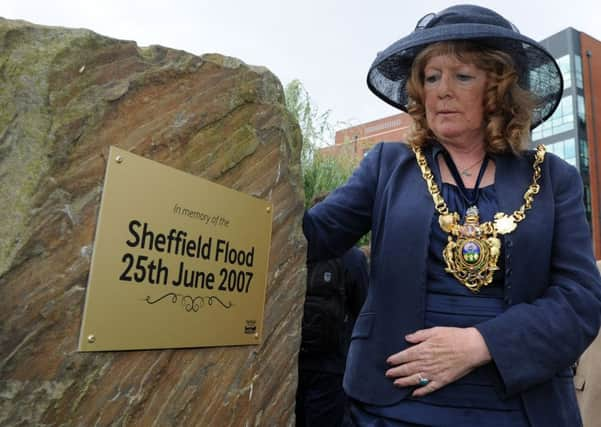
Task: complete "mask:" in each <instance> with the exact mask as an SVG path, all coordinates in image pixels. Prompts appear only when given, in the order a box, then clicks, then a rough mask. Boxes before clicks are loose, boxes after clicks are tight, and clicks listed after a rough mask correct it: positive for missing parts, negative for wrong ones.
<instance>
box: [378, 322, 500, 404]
mask: <svg viewBox="0 0 601 427" xmlns="http://www.w3.org/2000/svg"><path fill="white" fill-rule="evenodd" d="M405 339H406V340H407V341H408V342H410V343H411V344H414V345H413V346H411V347H409V348H408V349H405V350H403V351H401V352H399V353H395V354H393V355H391V356H390V357H388V359H387V360H386V362H387V363H388V364H389V365H390V366H391V368H390V369H388V370H387V371H386V376H387V377H388V378H393V379H395V380H394V384H395V385H396V386H398V387H410V386H419V385H420V380H421V382H422V385H421V386H420V387H418V388H416V389H415V391H414V392H413V396H415V397H419V396H424V395H426V394H429V393H432V392H433V391H435V390H438V389H439V388H442V387H444V386H445V385H447V384H449V383H452V382H453V381H455V380H457V379H459V378H461V377H463V376H464V375H466V374H468V373H469V372H470V371H472V370H473V369H475V368H477V367H478V366H481V365H484V364H485V363H487V362H489V361H490V360H491V357H490V353H489V352H488V347H487V346H486V343H485V342H484V339H483V338H482V335H480V332H478V330H477V329H476V328H451V327H435V328H430V329H421V330H419V331H416V332H414V333H412V334H409V335H407V336H405ZM424 379H425V380H426V381H424ZM427 380H429V381H427ZM424 382H426V383H427V384H425V385H423V383H424Z"/></svg>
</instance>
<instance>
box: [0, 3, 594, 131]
mask: <svg viewBox="0 0 601 427" xmlns="http://www.w3.org/2000/svg"><path fill="white" fill-rule="evenodd" d="M471 3H472V4H478V5H481V6H485V7H489V8H491V9H494V10H495V11H497V12H498V13H500V14H501V15H503V16H505V17H506V18H507V19H509V20H510V21H512V22H513V23H514V24H515V25H516V26H517V27H518V28H519V29H520V31H521V32H522V33H523V34H525V35H527V36H529V37H531V38H533V39H535V40H540V39H544V38H546V37H548V36H550V35H552V34H554V33H556V32H559V31H561V30H563V29H565V28H567V27H573V28H575V29H577V30H579V31H583V32H585V33H587V34H589V35H591V36H592V37H594V38H596V39H598V40H601V23H600V17H601V13H600V12H601V1H599V0H569V1H568V0H564V1H557V0H547V1H542V0H488V1H478V0H473V1H472V2H471ZM452 4H455V3H453V2H449V1H439V0H425V1H424V0H422V1H414V2H408V1H402V0H369V1H366V0H364V1H359V0H302V1H296V2H291V1H286V0H170V1H165V0H161V1H157V0H144V1H138V0H133V1H132V0H93V1H91V0H52V1H48V0H1V1H0V17H3V18H6V19H22V20H26V21H29V22H32V23H35V24H41V25H50V26H61V27H72V28H87V29H90V30H93V31H95V32H97V33H99V34H102V35H106V36H109V37H113V38H117V39H124V40H134V41H136V42H137V43H138V45H139V46H149V45H155V44H158V45H161V46H165V47H169V48H174V49H180V50H185V51H187V52H190V53H192V54H195V55H202V54H204V53H219V54H222V55H227V56H233V57H236V58H239V59H241V60H242V61H244V62H246V63H247V64H252V65H262V66H265V67H267V68H268V69H269V70H270V71H272V72H273V73H274V74H275V75H276V76H277V77H278V78H279V79H280V81H281V82H282V85H286V84H287V83H288V82H290V81H291V80H293V79H299V80H300V81H301V83H302V84H303V85H304V87H305V88H306V89H307V91H308V93H309V95H310V97H311V100H312V102H313V105H314V107H315V108H316V109H317V110H318V111H319V112H326V111H330V117H331V122H332V125H334V126H335V127H337V128H342V127H348V126H351V125H353V126H354V125H358V124H360V123H364V122H368V121H371V120H376V119H379V118H382V117H386V116H389V115H393V114H397V113H398V110H396V109H394V108H393V107H391V106H388V105H387V104H386V103H384V102H383V101H381V100H379V99H378V98H377V97H376V96H375V95H373V94H372V93H371V92H370V91H369V89H368V88H367V85H366V83H365V79H366V75H367V71H368V69H369V66H370V65H371V63H372V62H373V60H374V59H375V57H376V54H377V53H378V52H379V51H381V50H383V49H385V48H386V47H387V46H389V45H390V44H392V43H393V42H394V41H396V40H398V39H399V38H401V37H404V36H405V35H407V34H409V33H410V32H411V31H412V30H413V28H414V27H415V24H416V22H417V20H418V19H419V18H421V17H422V16H423V15H425V14H427V13H430V12H438V11H440V10H442V9H444V8H446V7H448V6H450V5H452Z"/></svg>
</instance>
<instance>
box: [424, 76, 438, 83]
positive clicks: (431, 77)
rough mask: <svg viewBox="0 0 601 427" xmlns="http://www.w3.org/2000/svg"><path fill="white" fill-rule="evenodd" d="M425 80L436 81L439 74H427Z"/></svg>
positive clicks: (427, 81)
mask: <svg viewBox="0 0 601 427" xmlns="http://www.w3.org/2000/svg"><path fill="white" fill-rule="evenodd" d="M425 80H426V83H435V82H436V80H438V76H436V75H432V76H426V78H425Z"/></svg>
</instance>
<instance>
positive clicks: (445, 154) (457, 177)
mask: <svg viewBox="0 0 601 427" xmlns="http://www.w3.org/2000/svg"><path fill="white" fill-rule="evenodd" d="M442 156H443V159H444V161H445V162H446V164H447V167H448V168H449V171H450V172H451V175H452V176H453V179H454V180H455V183H456V184H457V188H458V189H459V193H460V194H461V197H463V199H464V200H465V201H466V203H467V204H468V207H470V206H476V204H477V203H478V198H479V197H480V182H481V181H482V177H483V176H484V172H486V167H487V166H488V156H484V158H483V159H482V160H478V163H480V162H481V161H482V166H480V171H479V172H478V178H476V184H475V186H474V194H473V195H472V197H468V191H467V188H465V184H464V182H463V179H462V178H461V175H460V174H459V170H457V165H455V162H454V161H453V159H452V158H451V155H450V153H449V152H448V151H446V150H445V151H443V152H442ZM476 164H477V163H474V164H473V165H472V166H470V168H471V167H474V166H475V165H476Z"/></svg>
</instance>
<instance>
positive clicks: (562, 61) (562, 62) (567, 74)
mask: <svg viewBox="0 0 601 427" xmlns="http://www.w3.org/2000/svg"><path fill="white" fill-rule="evenodd" d="M557 65H559V69H560V70H561V76H562V77H563V88H564V89H568V88H570V87H572V70H571V68H570V55H564V56H562V57H561V58H559V59H558V60H557ZM581 65H582V64H581Z"/></svg>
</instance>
